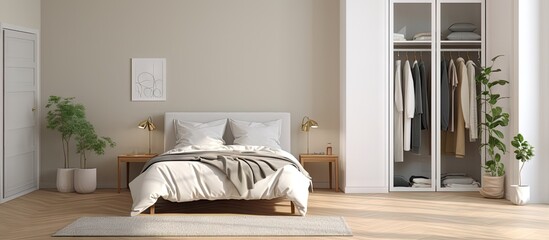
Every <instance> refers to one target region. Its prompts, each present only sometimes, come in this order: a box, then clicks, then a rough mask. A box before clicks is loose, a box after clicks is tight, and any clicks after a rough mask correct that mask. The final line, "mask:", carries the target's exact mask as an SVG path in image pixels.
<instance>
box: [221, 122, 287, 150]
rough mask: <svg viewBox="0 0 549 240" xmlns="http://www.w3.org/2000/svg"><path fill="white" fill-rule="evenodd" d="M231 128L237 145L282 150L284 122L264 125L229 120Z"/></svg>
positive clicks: (265, 123) (264, 123)
mask: <svg viewBox="0 0 549 240" xmlns="http://www.w3.org/2000/svg"><path fill="white" fill-rule="evenodd" d="M229 126H230V127H231V131H232V132H233V136H234V144H235V145H253V146H266V147H270V148H274V149H281V148H282V147H280V135H281V133H282V120H280V119H278V120H274V121H269V122H263V123H260V122H246V121H240V120H233V119H229Z"/></svg>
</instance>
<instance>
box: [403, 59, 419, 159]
mask: <svg viewBox="0 0 549 240" xmlns="http://www.w3.org/2000/svg"><path fill="white" fill-rule="evenodd" d="M402 76H403V82H404V147H403V148H404V151H410V149H411V139H412V118H414V114H415V104H416V103H415V95H414V79H413V76H412V68H411V66H410V61H408V60H406V62H404V68H403V69H402Z"/></svg>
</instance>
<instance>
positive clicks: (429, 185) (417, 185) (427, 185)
mask: <svg viewBox="0 0 549 240" xmlns="http://www.w3.org/2000/svg"><path fill="white" fill-rule="evenodd" d="M412 187H413V188H430V187H431V184H423V183H414V184H412Z"/></svg>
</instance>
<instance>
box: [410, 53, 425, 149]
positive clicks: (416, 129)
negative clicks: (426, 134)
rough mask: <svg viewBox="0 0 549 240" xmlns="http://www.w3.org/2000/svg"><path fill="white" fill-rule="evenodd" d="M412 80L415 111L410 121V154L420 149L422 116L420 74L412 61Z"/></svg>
mask: <svg viewBox="0 0 549 240" xmlns="http://www.w3.org/2000/svg"><path fill="white" fill-rule="evenodd" d="M412 76H413V77H412V78H413V80H414V99H415V102H414V103H415V111H414V118H413V119H412V142H411V144H412V145H411V150H412V152H415V153H419V150H420V149H421V115H422V114H423V103H422V96H421V89H422V87H421V74H420V71H419V64H418V62H417V61H414V64H413V66H412Z"/></svg>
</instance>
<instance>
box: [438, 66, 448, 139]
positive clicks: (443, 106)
mask: <svg viewBox="0 0 549 240" xmlns="http://www.w3.org/2000/svg"><path fill="white" fill-rule="evenodd" d="M440 65H441V66H440V74H441V75H440V129H441V130H442V131H446V130H448V125H449V124H450V89H449V86H448V85H449V83H448V61H446V59H443V60H442V62H441V63H440Z"/></svg>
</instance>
